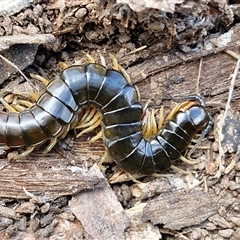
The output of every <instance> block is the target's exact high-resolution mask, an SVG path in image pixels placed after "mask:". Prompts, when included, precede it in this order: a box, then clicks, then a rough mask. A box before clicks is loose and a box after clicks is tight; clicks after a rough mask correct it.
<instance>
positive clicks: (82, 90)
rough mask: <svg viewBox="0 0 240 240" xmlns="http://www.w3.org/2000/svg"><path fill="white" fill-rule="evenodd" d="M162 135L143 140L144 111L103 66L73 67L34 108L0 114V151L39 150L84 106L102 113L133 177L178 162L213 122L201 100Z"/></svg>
mask: <svg viewBox="0 0 240 240" xmlns="http://www.w3.org/2000/svg"><path fill="white" fill-rule="evenodd" d="M185 103H186V104H184V107H183V108H180V109H178V110H177V111H176V112H175V113H174V114H173V115H172V116H171V118H170V119H168V121H167V122H166V124H165V125H164V126H163V127H162V129H161V131H160V133H159V134H157V135H155V136H153V137H152V138H151V139H150V140H145V139H144V138H143V135H142V132H141V130H142V129H141V128H142V122H141V117H142V115H143V107H142V105H141V104H140V103H139V100H138V94H137V91H136V89H135V88H134V87H133V86H132V85H131V84H129V83H128V82H127V80H126V79H125V78H124V77H123V75H122V74H121V73H120V72H118V71H116V70H113V69H107V68H106V67H104V66H102V65H99V64H88V65H85V66H72V67H69V68H67V69H65V70H64V71H63V72H62V73H61V74H60V76H59V77H57V78H56V79H55V80H53V81H51V82H50V83H49V84H48V86H47V87H46V91H45V92H44V93H43V94H42V95H41V96H40V98H39V100H38V101H37V103H36V105H34V106H33V107H31V108H29V109H26V110H24V111H23V112H21V113H4V112H0V147H2V148H4V149H6V148H8V147H23V146H30V147H32V146H38V145H41V144H42V143H44V142H45V141H46V140H49V139H52V138H56V137H58V136H60V135H61V134H62V133H63V132H64V131H65V130H66V127H69V126H70V125H71V124H72V123H73V122H74V120H76V115H77V114H78V112H79V110H80V108H81V107H82V106H83V105H85V104H91V105H94V106H95V107H96V108H97V109H98V110H99V111H100V113H101V114H102V122H101V125H102V129H103V141H104V144H105V146H106V149H107V151H108V153H109V155H110V156H111V157H112V159H113V160H114V161H115V162H116V163H117V164H118V165H119V166H120V167H122V168H123V169H124V170H125V171H127V172H130V173H135V172H136V173H141V174H151V173H154V172H159V171H162V170H164V169H166V168H168V167H170V165H171V163H172V161H174V160H177V159H179V158H180V156H181V154H182V152H183V151H184V150H185V149H186V147H187V146H188V144H189V143H190V141H191V139H192V138H193V136H194V135H195V134H196V133H197V132H199V131H205V130H206V129H208V128H209V125H210V123H211V118H210V116H209V114H208V113H207V111H206V109H205V103H204V102H203V100H202V99H201V98H199V97H197V96H191V97H190V98H187V99H186V101H185Z"/></svg>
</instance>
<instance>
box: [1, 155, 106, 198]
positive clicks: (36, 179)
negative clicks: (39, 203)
mask: <svg viewBox="0 0 240 240" xmlns="http://www.w3.org/2000/svg"><path fill="white" fill-rule="evenodd" d="M23 162H24V161H23V160H21V163H19V162H17V163H16V162H15V163H11V164H9V163H8V165H7V166H5V167H3V169H1V171H0V178H1V187H0V196H1V197H7V198H17V199H25V198H29V197H31V196H30V195H31V194H33V195H35V194H39V193H41V194H43V195H45V196H46V197H47V198H48V199H55V198H57V197H60V196H64V195H71V194H76V193H78V192H81V191H83V190H87V189H95V188H98V187H101V186H103V185H104V184H105V178H104V177H103V176H100V177H99V176H97V175H95V174H94V172H92V171H90V172H89V171H86V169H82V168H80V167H77V166H71V165H69V163H67V161H66V159H57V158H56V154H55V161H52V162H51V161H45V159H44V158H39V159H38V160H36V158H35V161H30V160H26V161H25V162H24V163H23Z"/></svg>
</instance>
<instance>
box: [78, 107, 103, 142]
mask: <svg viewBox="0 0 240 240" xmlns="http://www.w3.org/2000/svg"><path fill="white" fill-rule="evenodd" d="M100 122H101V117H100V115H99V113H98V112H97V110H96V108H94V107H88V108H87V109H86V110H85V113H84V114H83V116H82V117H81V119H80V121H79V122H78V124H77V125H76V126H75V127H74V132H75V134H76V137H77V138H78V137H80V136H81V135H83V134H84V133H88V132H91V131H92V130H94V129H95V128H97V127H98V126H99V125H100ZM78 129H83V130H82V131H81V132H80V133H78V134H77V130H78ZM99 136H102V133H98V134H97V135H96V136H95V137H94V140H97V139H98V138H99ZM94 140H91V142H93V141H94Z"/></svg>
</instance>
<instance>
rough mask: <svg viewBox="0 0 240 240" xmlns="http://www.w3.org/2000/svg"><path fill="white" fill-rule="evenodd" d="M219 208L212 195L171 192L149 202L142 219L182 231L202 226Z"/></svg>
mask: <svg viewBox="0 0 240 240" xmlns="http://www.w3.org/2000/svg"><path fill="white" fill-rule="evenodd" d="M217 208H218V206H217V199H216V197H213V196H211V195H210V194H206V193H203V192H190V193H174V192H171V193H168V194H166V195H162V196H159V197H157V198H155V199H153V200H151V201H149V202H148V204H147V206H146V207H145V208H144V209H143V217H142V219H143V221H148V220H150V221H151V222H152V223H153V224H163V225H164V228H169V229H172V230H180V229H182V228H184V227H189V226H193V225H197V224H201V223H202V222H203V221H205V220H206V219H207V218H209V217H210V216H212V215H213V214H215V213H216V212H217ZM183 209H184V210H183Z"/></svg>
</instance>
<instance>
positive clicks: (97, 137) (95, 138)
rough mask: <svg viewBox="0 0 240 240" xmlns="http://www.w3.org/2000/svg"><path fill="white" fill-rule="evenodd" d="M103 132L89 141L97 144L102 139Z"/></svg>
mask: <svg viewBox="0 0 240 240" xmlns="http://www.w3.org/2000/svg"><path fill="white" fill-rule="evenodd" d="M102 132H103V131H102V130H100V131H99V132H98V133H97V134H96V135H95V136H94V137H92V138H91V139H90V140H89V141H90V143H94V142H96V141H97V140H98V139H100V138H102Z"/></svg>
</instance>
